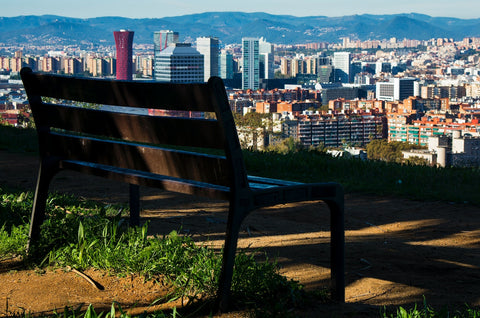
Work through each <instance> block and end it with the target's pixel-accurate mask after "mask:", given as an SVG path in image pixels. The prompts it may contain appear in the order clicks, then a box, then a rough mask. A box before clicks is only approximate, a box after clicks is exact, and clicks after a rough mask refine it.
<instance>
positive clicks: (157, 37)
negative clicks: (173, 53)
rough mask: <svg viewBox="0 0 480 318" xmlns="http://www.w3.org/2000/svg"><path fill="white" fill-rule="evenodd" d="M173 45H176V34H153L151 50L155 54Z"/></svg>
mask: <svg viewBox="0 0 480 318" xmlns="http://www.w3.org/2000/svg"><path fill="white" fill-rule="evenodd" d="M173 43H178V32H174V31H170V30H161V31H155V32H153V49H154V51H155V52H160V51H163V50H165V49H166V48H167V47H168V46H169V45H170V44H173Z"/></svg>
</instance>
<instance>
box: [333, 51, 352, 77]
mask: <svg viewBox="0 0 480 318" xmlns="http://www.w3.org/2000/svg"><path fill="white" fill-rule="evenodd" d="M350 64H351V60H350V53H349V52H335V53H333V66H334V67H335V70H334V74H335V79H334V81H335V82H340V83H350Z"/></svg>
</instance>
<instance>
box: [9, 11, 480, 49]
mask: <svg viewBox="0 0 480 318" xmlns="http://www.w3.org/2000/svg"><path fill="white" fill-rule="evenodd" d="M120 29H128V30H133V31H134V32H135V36H134V43H136V44H152V43H153V32H154V31H158V30H174V31H177V32H179V34H180V40H181V41H185V42H193V41H194V40H195V39H196V38H197V37H199V36H214V37H218V38H219V39H220V41H221V42H222V43H224V44H229V43H241V38H242V37H247V36H248V37H264V38H265V39H266V40H267V41H269V42H272V43H278V44H299V43H311V42H339V41H340V38H342V37H350V38H351V39H358V40H362V41H365V40H382V39H389V38H392V37H395V38H397V39H404V38H408V39H417V40H428V39H431V38H439V37H441V38H453V39H455V40H461V39H463V38H464V37H479V36H480V18H478V19H458V18H448V17H431V16H428V15H423V14H418V13H405V14H392V15H369V14H362V15H350V16H342V17H326V16H309V17H296V16H291V15H273V14H268V13H261V12H257V13H244V12H206V13H200V14H191V15H183V16H176V17H165V18H158V19H131V18H123V17H98V18H89V19H80V18H71V17H62V16H53V15H42V16H18V17H0V43H5V44H17V45H28V44H30V45H45V44H95V45H101V44H105V45H111V44H114V38H113V31H115V30H120Z"/></svg>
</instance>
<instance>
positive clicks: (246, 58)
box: [242, 38, 260, 90]
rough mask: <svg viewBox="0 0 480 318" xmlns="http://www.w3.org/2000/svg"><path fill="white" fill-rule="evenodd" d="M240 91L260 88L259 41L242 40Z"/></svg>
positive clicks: (253, 39) (255, 39)
mask: <svg viewBox="0 0 480 318" xmlns="http://www.w3.org/2000/svg"><path fill="white" fill-rule="evenodd" d="M242 58H243V62H242V63H243V64H242V72H243V74H242V89H254V90H256V89H258V88H259V87H260V57H259V39H258V38H242Z"/></svg>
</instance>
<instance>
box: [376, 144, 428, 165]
mask: <svg viewBox="0 0 480 318" xmlns="http://www.w3.org/2000/svg"><path fill="white" fill-rule="evenodd" d="M425 148H426V147H424V146H419V145H416V144H412V143H409V142H402V141H392V142H388V141H387V140H385V139H376V140H372V141H370V142H369V143H368V145H367V146H366V151H367V156H368V159H371V160H383V161H388V162H398V163H400V162H404V161H405V160H404V158H403V154H402V151H406V150H412V149H425Z"/></svg>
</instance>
